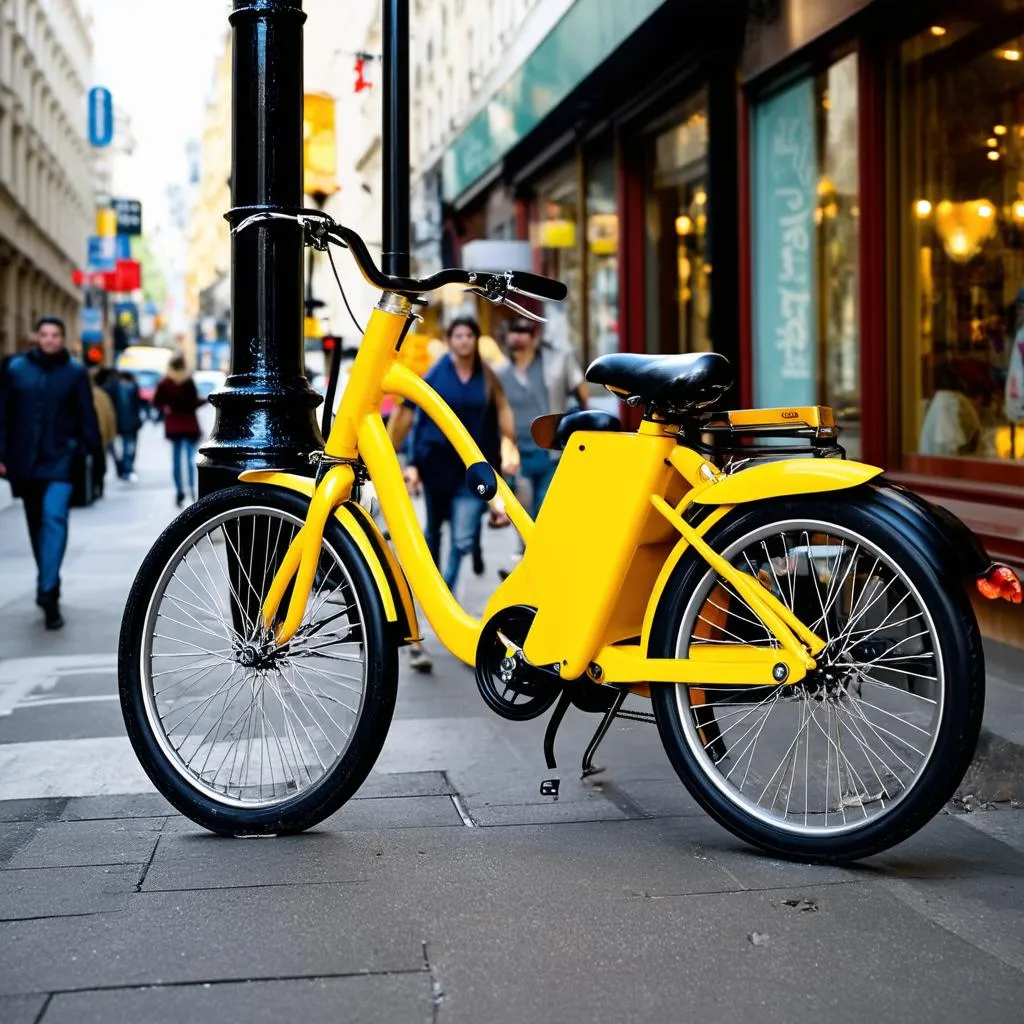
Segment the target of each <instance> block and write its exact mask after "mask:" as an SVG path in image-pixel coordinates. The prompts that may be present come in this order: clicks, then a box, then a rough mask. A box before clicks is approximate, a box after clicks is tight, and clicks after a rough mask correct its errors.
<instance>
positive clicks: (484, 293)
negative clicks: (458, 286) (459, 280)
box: [466, 288, 547, 324]
mask: <svg viewBox="0 0 1024 1024" xmlns="http://www.w3.org/2000/svg"><path fill="white" fill-rule="evenodd" d="M466 291H467V292H472V293H473V294H474V295H479V296H480V297H481V298H482V299H486V300H487V301H488V302H491V303H493V304H494V305H495V306H507V307H508V308H509V309H511V310H514V311H515V312H516V313H518V314H519V315H520V316H524V317H526V318H527V319H528V320H533V321H534V323H538V324H546V323H547V320H546V319H545V318H544V317H542V316H538V315H537V314H536V313H533V312H531V311H530V310H528V309H526V308H525V307H524V306H520V305H519V303H518V302H516V301H515V300H514V299H510V298H509V297H508V295H507V294H506V293H504V292H503V293H502V294H500V295H496V294H493V293H492V292H489V291H488V290H487V289H485V288H467V289H466Z"/></svg>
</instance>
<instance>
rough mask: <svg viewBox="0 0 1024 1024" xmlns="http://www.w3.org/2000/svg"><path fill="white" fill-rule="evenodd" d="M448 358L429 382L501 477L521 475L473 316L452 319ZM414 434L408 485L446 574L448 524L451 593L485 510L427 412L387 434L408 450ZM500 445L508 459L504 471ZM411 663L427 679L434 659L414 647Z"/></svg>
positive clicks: (405, 413) (407, 417) (400, 419)
mask: <svg viewBox="0 0 1024 1024" xmlns="http://www.w3.org/2000/svg"><path fill="white" fill-rule="evenodd" d="M446 333H447V340H448V351H447V352H446V353H445V354H444V355H442V356H441V357H440V358H439V359H438V360H437V362H436V363H435V364H434V365H433V366H432V367H431V368H430V370H429V371H428V372H427V374H426V376H425V378H424V379H425V380H426V382H427V383H428V384H429V385H430V386H431V387H432V388H433V389H434V390H435V391H436V392H437V393H438V394H439V395H440V396H441V397H442V398H443V399H444V400H445V401H446V402H447V403H448V405H449V406H450V407H451V409H452V411H453V412H454V413H455V415H456V416H458V418H459V419H460V420H461V421H462V424H463V426H465V427H466V429H467V430H468V431H469V433H470V435H471V436H472V438H473V440H474V441H476V443H477V445H479V447H480V450H481V451H482V452H483V454H484V457H485V458H486V459H487V461H488V462H489V463H490V464H491V465H492V466H494V468H495V470H496V471H501V470H502V468H504V471H505V472H510V471H512V472H514V470H515V468H516V459H517V456H516V453H515V447H514V444H515V422H514V420H513V417H512V410H511V408H510V407H509V404H508V400H507V399H506V397H505V392H504V389H503V388H502V386H501V382H500V381H499V379H498V378H497V376H496V375H495V373H494V371H493V370H492V369H491V368H490V367H489V366H488V365H487V364H486V363H485V362H484V360H483V359H482V358H481V356H480V348H479V339H480V326H479V324H477V322H476V321H475V320H473V319H471V318H469V317H459V318H458V319H456V320H453V321H452V322H451V324H450V325H449V326H448V330H447V332H446ZM410 427H411V428H412V443H411V454H410V456H409V462H408V465H407V466H406V469H405V479H406V483H407V484H408V487H409V490H410V491H411V492H412V493H413V494H419V493H420V492H421V491H422V493H423V497H424V501H425V503H426V511H427V524H426V528H425V530H424V533H425V535H426V540H427V547H428V548H429V549H430V553H431V555H432V556H433V559H434V563H435V564H436V565H437V566H438V568H441V527H442V526H443V525H444V524H445V523H448V527H449V530H448V532H449V551H448V560H447V564H446V565H445V567H444V571H443V575H444V581H445V583H446V584H447V585H448V589H449V590H451V591H453V592H454V590H455V586H456V584H457V582H458V578H459V569H460V567H461V565H462V560H463V558H464V557H465V556H466V555H468V554H471V553H472V551H473V548H474V546H475V544H476V543H477V542H478V540H479V535H480V528H481V520H482V518H483V514H484V512H485V511H486V508H487V505H486V503H485V502H484V500H483V499H482V498H481V497H480V496H479V495H478V494H475V493H473V492H472V491H470V489H469V488H468V487H467V486H466V467H465V465H463V462H462V459H461V458H459V455H458V453H457V452H456V451H455V449H454V448H453V447H452V445H451V444H450V443H449V442H448V439H447V438H446V437H445V436H444V434H443V433H442V432H441V430H440V428H439V427H438V426H437V425H436V424H435V423H434V422H433V421H432V420H431V419H429V418H428V417H426V416H424V415H423V414H422V412H418V411H417V412H416V413H415V414H414V413H413V410H412V409H411V407H410V406H409V405H407V404H403V405H401V406H399V407H398V409H396V410H395V412H394V413H392V415H391V420H390V423H389V427H388V429H389V433H390V434H391V439H392V441H393V442H394V444H395V447H396V448H398V449H401V448H402V444H403V442H404V440H405V437H406V435H407V433H408V432H409V429H410ZM502 438H504V439H505V440H506V445H507V446H508V453H507V459H506V464H505V466H504V467H502V454H501V449H502V443H501V442H502ZM491 522H492V525H494V526H507V525H508V518H507V517H506V516H504V515H503V514H498V513H492V519H491ZM409 664H410V665H411V666H412V667H413V668H414V669H417V670H418V671H421V672H429V671H430V669H431V667H432V663H431V660H430V655H429V654H428V653H427V651H426V650H425V649H424V648H423V647H422V646H421V645H413V647H412V650H411V651H410V657H409Z"/></svg>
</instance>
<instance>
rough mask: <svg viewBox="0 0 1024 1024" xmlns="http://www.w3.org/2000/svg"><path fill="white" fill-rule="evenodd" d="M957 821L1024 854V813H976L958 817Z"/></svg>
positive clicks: (997, 811)
mask: <svg viewBox="0 0 1024 1024" xmlns="http://www.w3.org/2000/svg"><path fill="white" fill-rule="evenodd" d="M957 821H959V822H960V823H961V824H962V825H966V826H967V827H968V828H973V829H977V830H978V831H979V832H984V833H985V834H986V835H988V836H991V837H992V838H993V839H998V840H999V842H1001V843H1005V844H1006V845H1007V846H1010V847H1012V848H1013V849H1014V850H1016V851H1017V852H1018V853H1024V813H1021V812H1020V811H1019V810H1017V811H1012V810H1011V811H1007V810H995V811H976V812H974V813H972V814H963V815H960V816H958V817H957Z"/></svg>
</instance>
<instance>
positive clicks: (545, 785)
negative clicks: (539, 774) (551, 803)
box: [540, 779, 560, 800]
mask: <svg viewBox="0 0 1024 1024" xmlns="http://www.w3.org/2000/svg"><path fill="white" fill-rule="evenodd" d="M559 785H560V782H559V780H558V779H545V780H544V781H543V782H542V783H541V784H540V795H541V796H550V797H554V798H555V799H556V800H557V799H558V787H559Z"/></svg>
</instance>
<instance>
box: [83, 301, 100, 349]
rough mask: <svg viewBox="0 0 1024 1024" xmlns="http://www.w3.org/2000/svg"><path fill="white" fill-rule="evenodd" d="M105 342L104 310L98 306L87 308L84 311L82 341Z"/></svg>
mask: <svg viewBox="0 0 1024 1024" xmlns="http://www.w3.org/2000/svg"><path fill="white" fill-rule="evenodd" d="M102 340H103V310H102V309H100V308H99V307H98V306H86V307H85V308H83V310H82V341H85V342H90V341H102Z"/></svg>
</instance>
